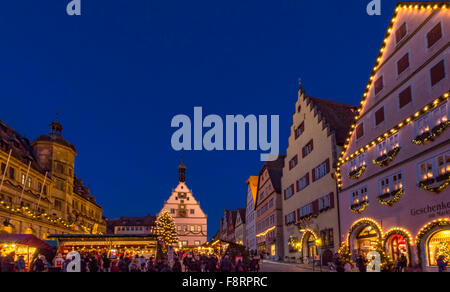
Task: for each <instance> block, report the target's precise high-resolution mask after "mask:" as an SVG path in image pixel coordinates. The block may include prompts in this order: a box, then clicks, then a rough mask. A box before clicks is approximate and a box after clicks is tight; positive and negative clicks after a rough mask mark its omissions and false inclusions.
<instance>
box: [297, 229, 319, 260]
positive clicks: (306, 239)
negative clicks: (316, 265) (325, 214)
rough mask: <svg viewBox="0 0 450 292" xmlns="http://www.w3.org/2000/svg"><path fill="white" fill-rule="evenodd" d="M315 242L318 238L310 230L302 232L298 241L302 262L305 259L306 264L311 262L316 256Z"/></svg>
mask: <svg viewBox="0 0 450 292" xmlns="http://www.w3.org/2000/svg"><path fill="white" fill-rule="evenodd" d="M317 240H318V237H317V235H316V234H315V233H314V231H312V230H310V229H307V230H305V231H304V233H303V236H302V239H301V241H300V246H301V248H302V255H303V260H304V261H305V259H308V262H312V261H313V260H314V258H315V257H316V256H317V255H318V248H317Z"/></svg>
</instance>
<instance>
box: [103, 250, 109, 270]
mask: <svg viewBox="0 0 450 292" xmlns="http://www.w3.org/2000/svg"><path fill="white" fill-rule="evenodd" d="M102 263H103V272H105V273H109V272H111V260H110V259H109V257H108V255H107V254H106V253H104V254H103V256H102Z"/></svg>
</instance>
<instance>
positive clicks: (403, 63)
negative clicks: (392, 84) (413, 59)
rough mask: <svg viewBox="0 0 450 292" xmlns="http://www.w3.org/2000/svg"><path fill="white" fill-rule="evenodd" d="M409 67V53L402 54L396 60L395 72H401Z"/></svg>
mask: <svg viewBox="0 0 450 292" xmlns="http://www.w3.org/2000/svg"><path fill="white" fill-rule="evenodd" d="M408 68H409V54H406V55H404V56H403V57H402V58H401V59H400V60H398V62H397V74H398V75H400V74H402V73H403V72H404V71H405V70H406V69H408Z"/></svg>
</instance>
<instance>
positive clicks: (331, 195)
mask: <svg viewBox="0 0 450 292" xmlns="http://www.w3.org/2000/svg"><path fill="white" fill-rule="evenodd" d="M329 196H330V208H331V209H333V208H334V193H333V192H331V193H330V195H329Z"/></svg>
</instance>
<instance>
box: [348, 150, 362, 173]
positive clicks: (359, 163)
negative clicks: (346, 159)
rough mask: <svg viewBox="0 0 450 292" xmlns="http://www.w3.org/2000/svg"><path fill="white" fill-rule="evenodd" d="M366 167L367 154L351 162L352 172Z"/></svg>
mask: <svg viewBox="0 0 450 292" xmlns="http://www.w3.org/2000/svg"><path fill="white" fill-rule="evenodd" d="M365 165H366V154H365V153H363V154H361V155H359V156H358V157H356V158H354V159H352V160H350V168H351V171H354V170H357V169H358V168H360V167H362V166H365Z"/></svg>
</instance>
